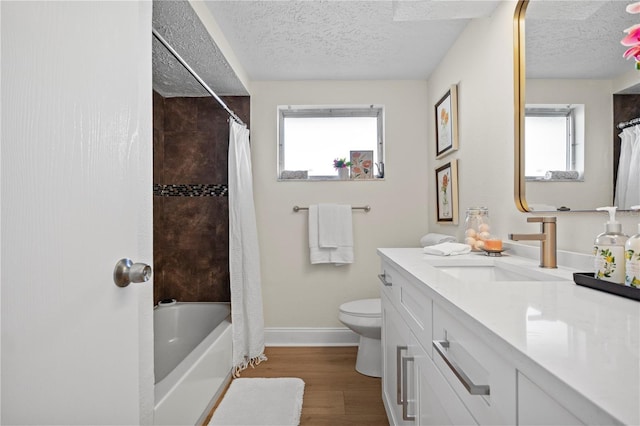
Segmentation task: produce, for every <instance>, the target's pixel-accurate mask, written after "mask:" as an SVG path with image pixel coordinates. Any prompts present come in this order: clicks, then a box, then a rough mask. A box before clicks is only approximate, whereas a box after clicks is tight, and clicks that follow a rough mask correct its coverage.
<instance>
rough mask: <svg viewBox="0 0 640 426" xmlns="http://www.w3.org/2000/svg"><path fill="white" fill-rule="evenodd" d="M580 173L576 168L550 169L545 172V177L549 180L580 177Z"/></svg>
mask: <svg viewBox="0 0 640 426" xmlns="http://www.w3.org/2000/svg"><path fill="white" fill-rule="evenodd" d="M579 177H580V173H578V172H577V171H576V170H549V171H547V172H546V173H545V174H544V178H545V179H547V180H553V179H578V178H579Z"/></svg>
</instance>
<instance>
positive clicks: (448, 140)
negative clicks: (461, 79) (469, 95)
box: [435, 84, 458, 159]
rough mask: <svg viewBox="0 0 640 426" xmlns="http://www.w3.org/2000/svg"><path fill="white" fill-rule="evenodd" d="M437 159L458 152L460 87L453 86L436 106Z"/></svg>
mask: <svg viewBox="0 0 640 426" xmlns="http://www.w3.org/2000/svg"><path fill="white" fill-rule="evenodd" d="M435 119H436V121H435V128H436V158H437V159H440V158H442V157H444V156H446V155H449V154H451V153H452V152H454V151H457V150H458V85H456V84H453V85H451V87H450V88H449V90H448V91H447V93H445V95H444V96H443V97H442V98H440V100H439V101H438V102H437V103H436V105H435Z"/></svg>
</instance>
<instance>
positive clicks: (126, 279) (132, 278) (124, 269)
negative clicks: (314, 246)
mask: <svg viewBox="0 0 640 426" xmlns="http://www.w3.org/2000/svg"><path fill="white" fill-rule="evenodd" d="M150 278H151V266H149V265H147V264H145V263H133V262H132V261H131V259H120V260H119V261H118V263H116V268H115V269H114V270H113V281H114V282H115V283H116V285H117V286H118V287H126V286H128V285H129V284H131V283H144V282H147V281H149V279H150Z"/></svg>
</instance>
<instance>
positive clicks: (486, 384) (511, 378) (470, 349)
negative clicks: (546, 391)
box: [432, 304, 516, 425]
mask: <svg viewBox="0 0 640 426" xmlns="http://www.w3.org/2000/svg"><path fill="white" fill-rule="evenodd" d="M483 337H484V336H483V334H482V330H481V329H480V328H476V327H474V324H473V323H470V322H468V321H465V320H463V319H462V318H461V317H460V316H457V315H455V314H453V313H450V312H449V311H448V310H446V309H444V308H443V307H442V306H440V305H438V304H434V308H433V342H432V344H433V348H434V351H433V362H434V364H435V365H436V367H437V368H438V371H439V372H440V373H441V374H442V376H443V377H444V378H445V380H446V381H447V382H448V383H449V385H450V386H451V388H452V389H453V390H454V391H455V393H456V395H458V397H459V398H460V400H461V401H462V402H463V404H464V405H465V406H466V407H467V409H468V410H469V411H470V412H471V414H472V415H473V417H474V418H475V419H476V421H477V422H478V423H479V424H484V425H497V424H515V422H516V412H515V411H516V369H515V366H514V365H513V364H512V363H510V362H509V361H508V359H506V358H504V357H503V356H501V354H499V353H498V352H496V351H494V350H493V348H492V347H491V346H490V344H489V343H487V342H486V340H485V339H484V338H483Z"/></svg>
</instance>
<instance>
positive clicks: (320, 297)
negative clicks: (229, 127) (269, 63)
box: [251, 81, 432, 327]
mask: <svg viewBox="0 0 640 426" xmlns="http://www.w3.org/2000/svg"><path fill="white" fill-rule="evenodd" d="M289 104H291V105H296V104H298V105H300V104H302V105H311V104H325V105H326V104H381V105H384V106H385V118H386V120H385V126H386V128H385V143H386V147H385V169H386V170H385V171H386V176H385V179H384V180H381V181H360V182H358V181H346V182H339V181H330V182H277V181H276V170H275V169H276V148H277V143H276V136H277V135H276V123H277V115H276V107H277V105H289ZM428 105H429V104H428V102H427V91H426V81H358V82H353V81H349V82H346V81H345V82H342V81H297V82H292V81H284V82H272V81H269V82H252V84H251V147H252V159H253V174H254V184H255V187H254V194H255V202H256V210H257V212H256V213H257V220H258V233H259V241H260V248H261V267H262V288H263V298H264V315H265V326H266V327H339V326H341V324H340V322H339V321H338V319H337V317H338V307H339V305H340V304H341V303H343V302H345V301H349V300H354V299H358V298H365V297H379V293H378V279H377V277H376V275H377V274H378V273H379V263H380V262H379V258H378V256H377V255H376V247H402V246H417V245H418V241H419V239H420V237H421V236H422V235H424V234H425V233H426V230H427V220H428V216H429V215H431V214H432V213H431V210H432V209H430V208H428V201H427V186H428V185H429V184H430V183H431V170H430V169H429V168H428V167H426V158H427V147H428V141H427V130H426V129H427V127H426V126H427V125H426V122H427V121H428V119H429V118H430V117H431V110H430V108H429V107H428ZM320 202H335V203H346V204H351V205H354V206H362V205H366V204H368V205H370V206H371V212H369V213H364V212H362V211H354V215H353V225H354V239H355V241H354V245H355V263H354V264H352V265H347V266H341V267H336V266H333V265H311V264H310V263H309V249H308V231H307V224H308V221H307V217H308V213H307V212H306V211H301V212H299V213H294V212H293V211H292V207H293V206H294V205H299V206H308V205H310V204H316V203H320Z"/></svg>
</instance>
